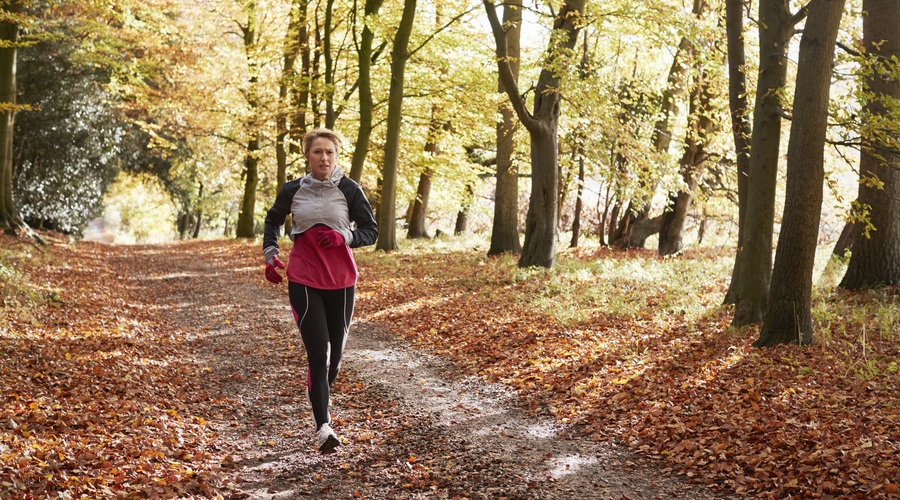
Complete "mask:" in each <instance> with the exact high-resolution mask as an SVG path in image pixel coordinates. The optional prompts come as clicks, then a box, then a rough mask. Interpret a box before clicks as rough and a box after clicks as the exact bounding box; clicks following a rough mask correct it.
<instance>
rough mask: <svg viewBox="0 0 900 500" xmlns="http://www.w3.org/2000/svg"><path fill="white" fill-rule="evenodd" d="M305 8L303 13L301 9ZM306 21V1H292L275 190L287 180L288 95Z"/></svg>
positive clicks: (283, 70) (278, 117) (280, 92)
mask: <svg viewBox="0 0 900 500" xmlns="http://www.w3.org/2000/svg"><path fill="white" fill-rule="evenodd" d="M301 9H303V12H302V13H301V12H300V10H301ZM300 22H304V23H305V22H306V2H305V1H301V0H294V1H293V2H292V3H291V12H290V19H289V21H288V28H287V32H286V33H285V35H284V56H283V63H282V67H281V81H280V82H279V84H278V113H277V114H276V116H275V163H276V165H277V172H276V181H275V184H276V185H275V192H276V193H277V192H278V190H280V189H281V186H284V184H285V183H286V182H287V148H285V141H286V140H287V138H288V137H289V130H288V116H287V110H289V109H290V103H289V102H288V96H289V94H290V90H291V88H292V87H293V86H294V81H295V76H294V62H295V61H296V60H297V55H298V54H299V53H300V43H299V40H297V33H298V32H299V23H300Z"/></svg>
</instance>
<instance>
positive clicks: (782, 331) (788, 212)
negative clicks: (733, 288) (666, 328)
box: [753, 0, 845, 347]
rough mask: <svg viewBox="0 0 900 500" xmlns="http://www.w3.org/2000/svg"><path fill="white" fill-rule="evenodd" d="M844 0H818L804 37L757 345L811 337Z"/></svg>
mask: <svg viewBox="0 0 900 500" xmlns="http://www.w3.org/2000/svg"><path fill="white" fill-rule="evenodd" d="M844 3H845V0H815V1H814V2H812V3H811V4H810V5H809V18H808V19H807V21H806V26H805V28H804V30H803V37H802V38H801V39H800V54H799V61H798V63H797V88H796V92H795V94H794V119H793V123H792V124H791V136H790V140H789V143H788V161H787V186H786V192H785V204H784V216H783V218H782V226H781V235H780V236H779V238H778V248H777V250H776V254H775V266H774V269H773V270H772V288H771V291H770V294H769V300H768V308H767V309H766V315H765V321H764V323H763V327H762V330H761V331H760V336H759V339H758V340H757V341H756V342H754V344H753V345H754V346H756V347H761V346H771V345H775V344H787V343H797V344H801V345H806V344H809V343H810V342H812V339H813V331H812V314H811V307H812V305H811V304H812V275H813V265H814V264H815V257H816V241H817V238H818V234H819V219H820V218H821V213H822V198H823V188H824V183H825V166H824V165H825V132H826V128H827V126H828V100H829V95H830V90H831V75H832V73H833V69H832V68H833V66H834V64H833V62H834V48H835V42H836V41H837V32H838V28H839V27H840V23H841V16H842V14H843V12H844Z"/></svg>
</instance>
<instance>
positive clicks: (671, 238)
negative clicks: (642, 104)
mask: <svg viewBox="0 0 900 500" xmlns="http://www.w3.org/2000/svg"><path fill="white" fill-rule="evenodd" d="M709 78H710V76H709V74H708V73H707V72H706V71H704V70H701V71H700V76H699V81H698V82H695V83H694V85H693V86H692V88H691V97H690V105H689V106H690V113H689V118H688V121H689V127H688V132H687V137H686V138H685V141H684V154H682V156H681V161H680V162H679V170H680V171H681V177H682V180H683V181H684V185H683V186H682V188H681V189H679V190H678V191H677V192H675V193H672V194H671V195H670V197H669V207H668V208H667V210H666V212H665V213H664V214H663V220H662V227H661V228H660V231H659V245H658V250H659V254H660V255H674V254H676V253H678V252H680V251H681V250H682V248H683V246H684V243H683V233H684V224H685V221H686V220H687V214H688V210H689V209H690V207H691V203H692V202H693V199H694V193H695V192H696V190H697V186H698V184H699V180H700V177H701V176H702V175H703V170H704V169H705V165H706V162H707V161H708V160H709V155H710V151H709V143H710V138H711V137H712V136H713V135H715V133H716V129H717V128H718V125H717V124H716V121H715V119H714V118H713V112H714V110H713V109H711V102H712V98H711V92H712V88H711V85H710V82H709Z"/></svg>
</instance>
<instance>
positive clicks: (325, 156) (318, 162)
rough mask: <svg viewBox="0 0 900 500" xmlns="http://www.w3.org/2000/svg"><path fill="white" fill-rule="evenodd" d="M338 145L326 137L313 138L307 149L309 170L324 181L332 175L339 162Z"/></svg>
mask: <svg viewBox="0 0 900 500" xmlns="http://www.w3.org/2000/svg"><path fill="white" fill-rule="evenodd" d="M337 153H338V150H337V145H336V144H335V143H333V142H331V140H330V139H327V138H325V137H316V138H315V139H313V141H312V144H311V145H310V146H309V150H308V151H306V160H307V161H308V162H309V172H310V173H311V174H312V176H313V177H315V178H316V179H318V180H320V181H324V180H326V179H328V178H329V177H331V172H333V171H334V166H335V165H336V164H337Z"/></svg>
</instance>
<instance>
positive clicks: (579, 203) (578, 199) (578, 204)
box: [569, 146, 585, 248]
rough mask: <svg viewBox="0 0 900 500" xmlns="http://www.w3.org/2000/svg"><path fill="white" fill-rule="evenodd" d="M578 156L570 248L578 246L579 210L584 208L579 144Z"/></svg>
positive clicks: (579, 232)
mask: <svg viewBox="0 0 900 500" xmlns="http://www.w3.org/2000/svg"><path fill="white" fill-rule="evenodd" d="M577 151H579V152H578V153H577V156H578V160H577V161H578V186H577V187H576V188H575V189H576V191H575V216H574V217H573V218H572V241H571V242H570V243H569V247H570V248H576V247H578V236H579V235H580V234H581V211H582V210H583V209H584V200H583V199H582V198H583V197H584V181H585V179H584V151H583V150H582V148H581V147H580V146H579V147H578V148H577Z"/></svg>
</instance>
